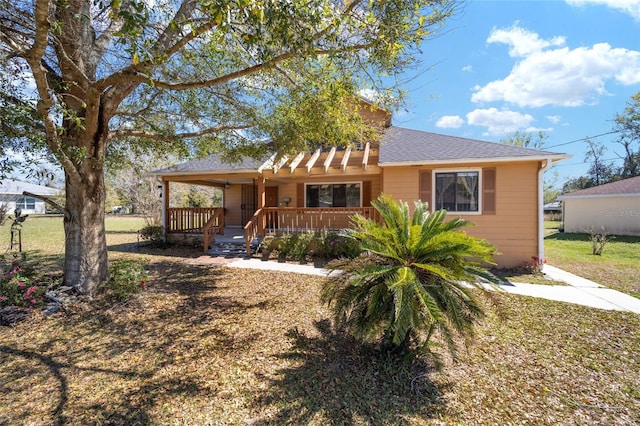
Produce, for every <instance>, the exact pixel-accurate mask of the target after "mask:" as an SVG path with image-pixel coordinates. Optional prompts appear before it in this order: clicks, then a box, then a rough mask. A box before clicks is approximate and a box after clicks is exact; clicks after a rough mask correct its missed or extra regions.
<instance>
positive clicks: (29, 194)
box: [22, 191, 64, 214]
mask: <svg viewBox="0 0 640 426" xmlns="http://www.w3.org/2000/svg"><path fill="white" fill-rule="evenodd" d="M22 195H24V196H26V197H33V198H38V199H40V200H42V201H44V202H45V203H47V204H49V205H50V206H51V207H53V208H54V209H56V210H57V211H58V212H59V213H62V214H64V207H62V206H61V205H60V204H58V203H56V202H55V201H53V200H52V199H51V198H49V197H46V196H44V195H37V194H34V193H32V192H29V191H24V192H23V193H22Z"/></svg>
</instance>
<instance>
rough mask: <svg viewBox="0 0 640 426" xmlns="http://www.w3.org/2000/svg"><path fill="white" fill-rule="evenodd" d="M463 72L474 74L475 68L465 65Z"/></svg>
mask: <svg viewBox="0 0 640 426" xmlns="http://www.w3.org/2000/svg"><path fill="white" fill-rule="evenodd" d="M462 71H464V72H472V71H473V67H472V66H471V65H465V66H464V67H462Z"/></svg>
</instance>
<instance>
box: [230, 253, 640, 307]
mask: <svg viewBox="0 0 640 426" xmlns="http://www.w3.org/2000/svg"><path fill="white" fill-rule="evenodd" d="M224 265H225V266H228V267H230V268H249V269H262V270H269V271H282V272H293V273H297V274H306V275H316V276H328V275H329V274H330V272H331V271H329V270H328V269H323V268H315V267H314V266H311V265H297V264H293V263H280V262H274V261H268V262H264V261H261V260H259V259H235V260H233V259H228V260H227V262H225V263H224ZM543 272H544V273H545V274H546V275H547V276H549V278H551V279H553V280H557V281H562V282H565V283H567V284H568V285H541V284H527V283H516V282H512V283H509V284H505V285H501V286H499V287H500V289H502V290H503V291H505V292H507V293H511V294H519V295H522V296H531V297H540V298H543V299H548V300H555V301H558V302H566V303H574V304H576V305H583V306H589V307H592V308H598V309H606V310H615V311H628V312H634V313H637V314H640V299H637V298H635V297H632V296H629V295H628V294H625V293H621V292H619V291H616V290H612V289H609V288H605V287H603V286H602V285H600V284H598V283H595V282H593V281H590V280H587V279H585V278H582V277H579V276H577V275H574V274H571V273H569V272H566V271H563V270H562V269H559V268H556V267H554V266H550V265H545V266H544V269H543Z"/></svg>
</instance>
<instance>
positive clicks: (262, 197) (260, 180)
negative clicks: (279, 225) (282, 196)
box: [257, 176, 267, 236]
mask: <svg viewBox="0 0 640 426" xmlns="http://www.w3.org/2000/svg"><path fill="white" fill-rule="evenodd" d="M257 180H258V210H260V209H262V208H264V205H265V204H266V201H267V198H266V195H265V190H264V183H265V178H264V176H259V177H258V179H257ZM266 219H267V218H266V217H265V215H264V214H262V215H261V216H260V220H259V221H258V235H261V236H264V229H265V227H266V225H267V223H266Z"/></svg>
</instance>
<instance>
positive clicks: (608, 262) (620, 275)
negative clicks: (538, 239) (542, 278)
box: [545, 233, 640, 297]
mask: <svg viewBox="0 0 640 426" xmlns="http://www.w3.org/2000/svg"><path fill="white" fill-rule="evenodd" d="M545 256H546V258H547V261H548V262H549V264H551V265H554V266H558V267H560V268H562V269H565V270H567V271H569V272H572V273H574V274H577V275H580V276H583V277H585V278H588V279H590V280H593V281H595V282H597V283H600V284H602V285H604V286H606V287H609V288H612V289H615V290H619V291H622V292H625V293H627V294H631V295H633V296H636V297H640V237H628V236H615V237H613V239H612V240H611V241H610V242H609V243H608V244H607V245H606V246H605V248H604V250H603V252H602V255H601V256H594V255H592V254H591V242H590V240H589V235H588V234H569V233H553V234H551V235H548V236H547V237H546V238H545Z"/></svg>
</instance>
